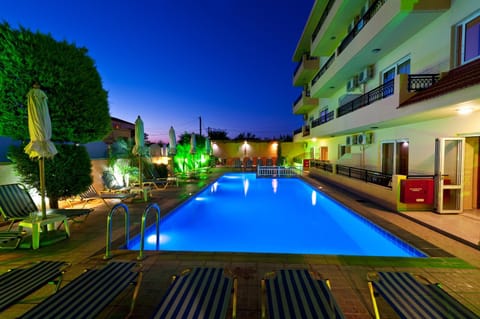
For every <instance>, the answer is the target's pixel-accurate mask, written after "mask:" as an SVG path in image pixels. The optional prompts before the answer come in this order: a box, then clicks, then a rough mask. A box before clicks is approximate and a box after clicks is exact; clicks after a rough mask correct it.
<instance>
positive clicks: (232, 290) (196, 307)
mask: <svg viewBox="0 0 480 319" xmlns="http://www.w3.org/2000/svg"><path fill="white" fill-rule="evenodd" d="M236 289H237V280H236V278H231V277H225V276H224V274H223V269H222V268H193V269H192V270H187V271H185V272H184V273H183V274H182V275H180V276H178V277H174V280H173V282H172V284H171V285H170V287H169V289H168V291H167V293H166V295H165V296H164V297H163V300H162V302H161V303H160V305H159V307H158V308H157V310H156V312H155V313H154V315H153V316H152V318H155V319H157V318H211V319H215V318H225V317H226V315H227V311H228V307H229V304H230V298H231V295H232V294H233V302H232V303H233V305H232V318H236V305H237V301H236V300H237V294H236Z"/></svg>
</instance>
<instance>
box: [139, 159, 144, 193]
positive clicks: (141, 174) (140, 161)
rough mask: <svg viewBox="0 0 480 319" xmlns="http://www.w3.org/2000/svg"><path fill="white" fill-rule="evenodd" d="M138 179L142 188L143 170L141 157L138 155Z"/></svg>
mask: <svg viewBox="0 0 480 319" xmlns="http://www.w3.org/2000/svg"><path fill="white" fill-rule="evenodd" d="M138 181H139V184H140V187H141V188H143V170H142V157H141V156H139V157H138Z"/></svg>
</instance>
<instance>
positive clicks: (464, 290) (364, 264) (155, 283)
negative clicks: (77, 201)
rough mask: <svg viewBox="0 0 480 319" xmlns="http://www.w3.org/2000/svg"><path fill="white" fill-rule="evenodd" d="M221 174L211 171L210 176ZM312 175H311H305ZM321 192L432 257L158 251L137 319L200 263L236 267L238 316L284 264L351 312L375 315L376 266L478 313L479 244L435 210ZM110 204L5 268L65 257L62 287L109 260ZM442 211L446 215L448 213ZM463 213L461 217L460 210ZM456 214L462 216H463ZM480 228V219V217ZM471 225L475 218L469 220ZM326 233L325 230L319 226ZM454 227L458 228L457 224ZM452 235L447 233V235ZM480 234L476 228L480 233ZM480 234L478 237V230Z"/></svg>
mask: <svg viewBox="0 0 480 319" xmlns="http://www.w3.org/2000/svg"><path fill="white" fill-rule="evenodd" d="M218 174H220V172H218V171H215V172H214V173H212V175H211V178H212V179H213V178H215V177H216V176H218ZM307 179H308V178H307ZM309 181H310V182H312V183H313V184H314V185H315V186H316V187H317V186H321V187H322V191H324V192H325V193H327V194H329V195H330V196H332V197H334V198H336V199H337V200H340V201H341V202H343V203H344V204H346V205H347V206H349V207H351V208H353V209H354V210H356V211H358V212H360V213H361V214H362V215H364V216H366V217H368V218H369V219H371V220H373V221H374V222H375V223H377V224H379V225H381V226H382V227H384V228H386V229H387V230H389V231H391V232H393V233H395V234H396V235H397V236H399V237H401V238H402V239H404V240H406V241H409V242H411V243H413V244H414V245H415V246H416V247H417V248H420V249H421V250H423V251H424V252H426V253H428V254H429V255H430V256H432V257H431V258H425V259H414V258H378V257H346V256H319V255H276V254H235V253H164V252H162V253H158V252H146V254H145V255H146V258H145V259H144V260H143V261H142V262H141V263H142V265H143V270H144V277H143V283H142V286H141V289H140V294H139V296H138V298H137V303H136V306H135V311H134V313H133V316H132V318H149V317H150V315H151V314H152V312H153V311H154V309H155V306H156V305H157V304H158V303H159V301H160V300H161V298H162V296H163V294H164V293H165V291H166V289H167V287H168V284H169V280H170V277H171V275H172V274H177V273H179V272H180V271H181V270H183V269H185V268H190V267H194V266H218V267H224V268H226V269H229V270H231V271H232V272H233V273H235V274H236V275H237V277H238V279H239V280H238V296H239V299H238V308H237V318H239V319H242V318H260V307H261V291H260V280H261V278H262V277H263V275H264V274H265V273H266V272H270V271H272V270H276V269H280V268H308V269H310V270H312V271H316V272H318V274H319V275H320V276H321V277H324V278H329V279H330V280H331V282H332V290H333V294H334V295H335V296H336V298H337V299H338V302H339V305H340V307H341V308H342V309H343V311H344V313H345V315H346V317H347V318H372V317H373V309H372V305H371V302H370V296H369V292H368V287H367V280H366V277H367V273H369V272H372V271H377V270H402V271H410V272H412V273H414V274H418V275H422V276H423V277H426V278H428V279H429V280H430V281H433V282H440V283H442V287H443V288H444V289H445V290H446V291H448V292H449V293H450V294H451V295H452V296H454V297H455V298H457V299H458V300H459V301H460V302H462V303H463V304H465V305H466V306H468V307H469V308H470V309H472V310H473V311H474V312H476V313H477V314H479V315H480V250H478V249H475V248H473V247H470V246H468V245H465V244H463V243H461V242H459V241H456V240H453V239H451V238H450V237H448V236H445V234H441V233H438V232H436V231H433V230H431V229H430V228H427V227H425V226H422V224H421V223H419V222H416V221H415V220H414V219H418V220H420V221H422V220H423V222H433V221H429V219H432V218H433V219H435V218H436V217H437V216H435V214H433V213H422V214H412V216H409V218H405V217H403V216H401V215H400V214H397V213H393V212H388V211H385V210H383V209H382V208H380V207H377V206H376V205H374V204H373V203H370V202H368V201H366V200H365V199H361V198H356V196H355V195H353V194H349V193H345V192H344V191H343V190H338V189H334V188H332V187H330V186H328V185H324V184H321V183H319V182H317V181H314V180H310V179H309ZM205 183H206V182H204V183H186V184H183V185H181V186H180V187H178V188H177V187H172V188H170V187H169V188H167V189H166V190H158V191H154V192H153V199H152V201H153V202H156V203H158V204H159V206H160V207H161V211H162V214H164V213H166V212H168V211H169V210H171V209H172V208H174V207H175V206H177V205H178V204H179V203H180V202H181V201H183V200H185V199H187V198H188V197H189V196H191V194H193V193H195V192H197V191H198V190H199V189H200V188H202V187H203V186H205V185H206V184H205ZM127 205H128V208H129V211H130V215H131V223H132V228H134V229H133V230H132V232H131V234H132V235H136V234H138V233H139V228H140V220H141V215H142V213H143V211H144V209H145V207H146V204H145V203H127ZM108 212H109V209H107V208H106V206H105V205H103V204H102V203H100V202H98V203H95V211H94V212H93V213H92V214H91V216H90V217H89V218H88V219H87V221H86V222H85V223H79V224H72V225H71V227H70V230H71V238H70V239H69V240H64V241H61V242H58V243H55V244H53V245H50V246H46V247H41V248H40V249H38V250H35V251H33V250H29V249H17V250H13V251H2V252H1V255H0V272H4V271H6V270H8V269H11V268H15V267H18V266H22V265H25V264H28V263H30V262H32V261H38V260H64V261H67V262H69V263H71V267H70V268H69V269H68V270H67V272H66V273H65V275H64V281H63V284H62V285H65V284H67V283H68V282H69V281H71V280H72V279H74V278H75V277H77V276H78V275H80V274H81V273H82V272H83V270H84V269H89V268H94V267H101V266H102V265H104V264H105V263H107V262H108V261H106V260H104V259H103V256H104V254H105V248H104V247H105V240H106V234H105V232H106V216H107V214H108ZM442 217H443V216H442ZM457 217H458V218H462V217H460V216H457ZM458 218H457V219H458ZM473 223H474V224H475V223H477V224H476V225H477V227H476V229H477V231H478V230H479V229H480V226H479V225H480V221H478V220H476V221H473ZM469 224H471V223H469ZM319 231H321V230H319ZM123 232H124V221H123V216H121V214H118V216H117V215H115V216H114V218H113V236H112V237H113V238H114V245H113V247H118V246H119V245H120V244H121V243H122V240H123V236H124V234H123ZM449 232H452V233H455V230H454V229H453V230H451V231H449ZM447 235H448V234H447ZM477 235H478V234H477ZM474 236H476V235H474ZM137 255H138V252H134V251H123V250H114V251H113V260H136V257H137ZM52 292H53V287H52V286H51V285H47V286H46V287H44V288H42V289H41V290H39V291H38V292H37V293H34V294H32V295H30V296H29V297H27V298H26V299H24V300H23V301H22V302H21V303H19V304H17V305H14V306H12V307H10V308H8V309H7V310H5V311H3V312H2V313H1V314H0V316H1V317H2V318H15V317H18V316H19V315H21V314H22V313H24V312H25V311H27V310H28V309H29V308H31V307H32V306H33V305H34V304H36V303H38V302H40V301H41V300H42V298H44V297H45V296H46V295H48V294H50V293H52ZM132 292H133V289H129V290H127V291H126V293H124V294H122V295H121V296H120V297H119V298H117V300H115V302H114V303H113V304H112V305H111V306H110V307H108V308H107V309H105V311H104V312H103V313H102V315H101V316H100V318H123V317H124V316H125V315H126V314H127V313H128V305H129V300H130V298H131V295H132ZM379 306H380V311H381V313H382V314H383V316H382V318H396V316H395V314H394V313H393V312H392V310H391V309H390V308H389V307H388V306H387V305H385V304H384V303H380V305H379Z"/></svg>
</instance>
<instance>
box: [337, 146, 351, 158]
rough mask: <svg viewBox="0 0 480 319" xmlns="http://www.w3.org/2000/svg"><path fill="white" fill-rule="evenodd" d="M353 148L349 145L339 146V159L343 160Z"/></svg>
mask: <svg viewBox="0 0 480 319" xmlns="http://www.w3.org/2000/svg"><path fill="white" fill-rule="evenodd" d="M350 153H351V147H350V146H349V145H338V158H339V159H340V158H342V156H343V155H346V154H350Z"/></svg>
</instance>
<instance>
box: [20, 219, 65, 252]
mask: <svg viewBox="0 0 480 319" xmlns="http://www.w3.org/2000/svg"><path fill="white" fill-rule="evenodd" d="M57 222H59V223H63V225H64V227H65V233H66V234H67V238H68V237H70V228H69V226H68V220H67V216H65V215H60V214H49V215H47V218H45V219H42V217H41V216H40V212H38V213H37V216H35V217H29V218H26V219H24V220H22V221H21V222H19V223H18V228H19V230H20V231H21V230H22V229H23V227H26V228H30V229H31V230H32V249H38V248H39V247H40V229H41V227H42V226H44V225H51V224H55V223H57Z"/></svg>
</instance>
